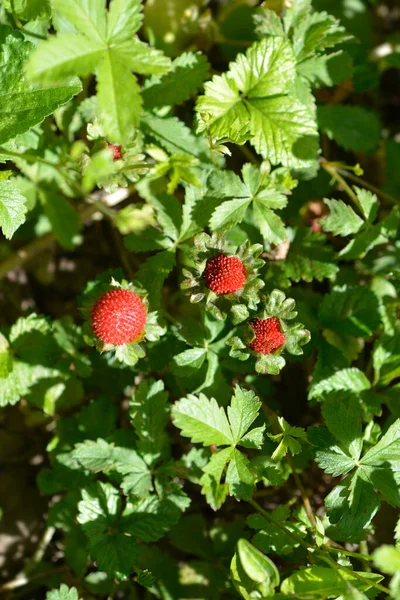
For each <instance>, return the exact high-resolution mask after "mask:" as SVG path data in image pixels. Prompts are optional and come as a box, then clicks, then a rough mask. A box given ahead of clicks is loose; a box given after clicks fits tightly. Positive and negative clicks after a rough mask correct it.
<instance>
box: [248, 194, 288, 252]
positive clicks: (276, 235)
mask: <svg viewBox="0 0 400 600" xmlns="http://www.w3.org/2000/svg"><path fill="white" fill-rule="evenodd" d="M253 214H254V220H255V222H256V223H257V225H258V227H259V228H260V231H261V234H262V236H263V237H264V239H265V240H267V242H269V243H270V244H275V245H278V244H280V243H281V242H284V241H285V239H286V229H285V226H284V224H283V221H282V219H281V218H280V217H278V215H276V214H275V213H274V212H272V210H271V209H269V208H267V207H266V206H265V204H264V203H263V202H261V201H260V200H259V199H257V198H256V199H255V200H254V202H253Z"/></svg>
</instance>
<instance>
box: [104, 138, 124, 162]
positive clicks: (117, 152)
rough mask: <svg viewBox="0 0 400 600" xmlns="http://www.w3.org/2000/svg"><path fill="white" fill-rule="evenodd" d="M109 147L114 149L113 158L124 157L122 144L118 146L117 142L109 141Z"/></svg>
mask: <svg viewBox="0 0 400 600" xmlns="http://www.w3.org/2000/svg"><path fill="white" fill-rule="evenodd" d="M107 148H109V150H112V153H113V160H120V159H121V158H122V146H118V145H117V144H110V142H107Z"/></svg>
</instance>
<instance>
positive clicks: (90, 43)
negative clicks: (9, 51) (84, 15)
mask: <svg viewBox="0 0 400 600" xmlns="http://www.w3.org/2000/svg"><path fill="white" fill-rule="evenodd" d="M104 51H105V48H104V45H103V44H102V42H101V41H97V40H91V39H89V38H87V37H85V36H84V35H79V34H75V33H60V34H59V35H58V36H57V37H52V38H50V39H49V40H47V41H46V42H43V43H42V44H41V45H40V46H39V50H37V51H36V52H34V53H33V54H32V58H31V59H30V60H29V63H28V67H27V72H28V75H29V77H30V78H31V79H32V80H33V81H40V82H42V83H52V82H53V81H59V80H63V79H65V77H68V76H71V75H80V76H82V77H85V76H86V75H88V74H89V73H92V72H93V71H95V69H96V68H97V66H98V63H99V61H100V60H101V59H102V57H103V55H104Z"/></svg>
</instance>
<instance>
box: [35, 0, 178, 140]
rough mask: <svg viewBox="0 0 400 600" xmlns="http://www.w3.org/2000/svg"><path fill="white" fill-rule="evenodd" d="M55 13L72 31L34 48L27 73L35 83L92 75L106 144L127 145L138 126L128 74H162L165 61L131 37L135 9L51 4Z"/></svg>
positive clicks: (136, 95) (137, 100)
mask: <svg viewBox="0 0 400 600" xmlns="http://www.w3.org/2000/svg"><path fill="white" fill-rule="evenodd" d="M55 6H56V8H57V9H58V10H59V11H60V12H61V14H62V15H63V16H64V17H65V18H66V19H67V20H68V21H69V22H70V23H72V24H73V25H74V27H75V28H76V29H78V32H79V33H78V34H76V33H70V32H66V33H63V32H61V33H59V34H58V35H57V36H55V37H54V36H53V37H51V38H50V39H49V40H47V41H44V42H42V43H41V44H39V46H38V48H37V49H36V51H35V52H34V53H33V55H32V58H31V59H30V61H29V65H28V73H29V75H30V77H31V78H32V79H33V80H36V81H47V82H54V81H57V80H58V79H59V78H60V76H62V77H65V76H67V75H82V76H85V75H88V74H89V73H96V77H97V97H98V105H99V117H100V121H101V123H102V125H103V128H104V132H105V135H106V137H107V138H108V140H110V141H111V142H113V143H116V144H124V145H126V144H128V143H129V141H130V140H131V139H132V137H133V135H134V132H135V129H136V127H137V126H138V124H139V121H140V115H141V106H142V99H141V95H140V87H139V85H138V83H137V80H136V77H135V76H134V75H133V73H132V71H134V72H136V73H143V74H153V73H154V74H162V73H164V72H165V71H167V70H168V68H169V65H170V60H169V59H168V58H167V57H165V56H164V55H163V54H162V52H160V51H159V50H156V49H155V48H151V47H150V46H148V45H147V44H145V43H144V42H142V41H140V40H139V39H137V38H136V37H134V34H135V32H136V30H137V29H138V27H139V26H140V24H141V3H140V2H138V1H137V0H127V1H124V2H122V0H113V1H112V2H111V4H110V7H109V10H108V11H107V10H106V4H105V2H103V0H101V1H100V2H88V1H87V0H85V2H82V3H80V2H77V0H72V1H71V2H70V3H68V2H66V0H55Z"/></svg>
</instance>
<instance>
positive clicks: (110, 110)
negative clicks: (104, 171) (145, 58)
mask: <svg viewBox="0 0 400 600" xmlns="http://www.w3.org/2000/svg"><path fill="white" fill-rule="evenodd" d="M97 96H98V99H99V110H100V119H101V122H102V124H103V127H104V130H105V132H106V135H107V138H108V139H109V140H111V141H112V142H113V143H119V142H120V143H122V144H126V143H127V142H128V141H129V140H130V139H131V137H132V136H133V134H134V131H135V128H136V127H137V125H138V124H139V120H140V114H141V108H142V99H141V96H140V88H139V85H138V83H137V80H136V77H135V76H134V75H133V74H132V73H131V72H130V71H129V69H128V68H127V67H126V66H125V65H124V64H122V63H121V62H120V61H119V60H118V54H116V53H115V52H113V51H112V50H110V51H109V52H108V53H107V54H106V55H105V56H104V57H103V59H102V60H101V62H100V64H99V68H98V74H97Z"/></svg>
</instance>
